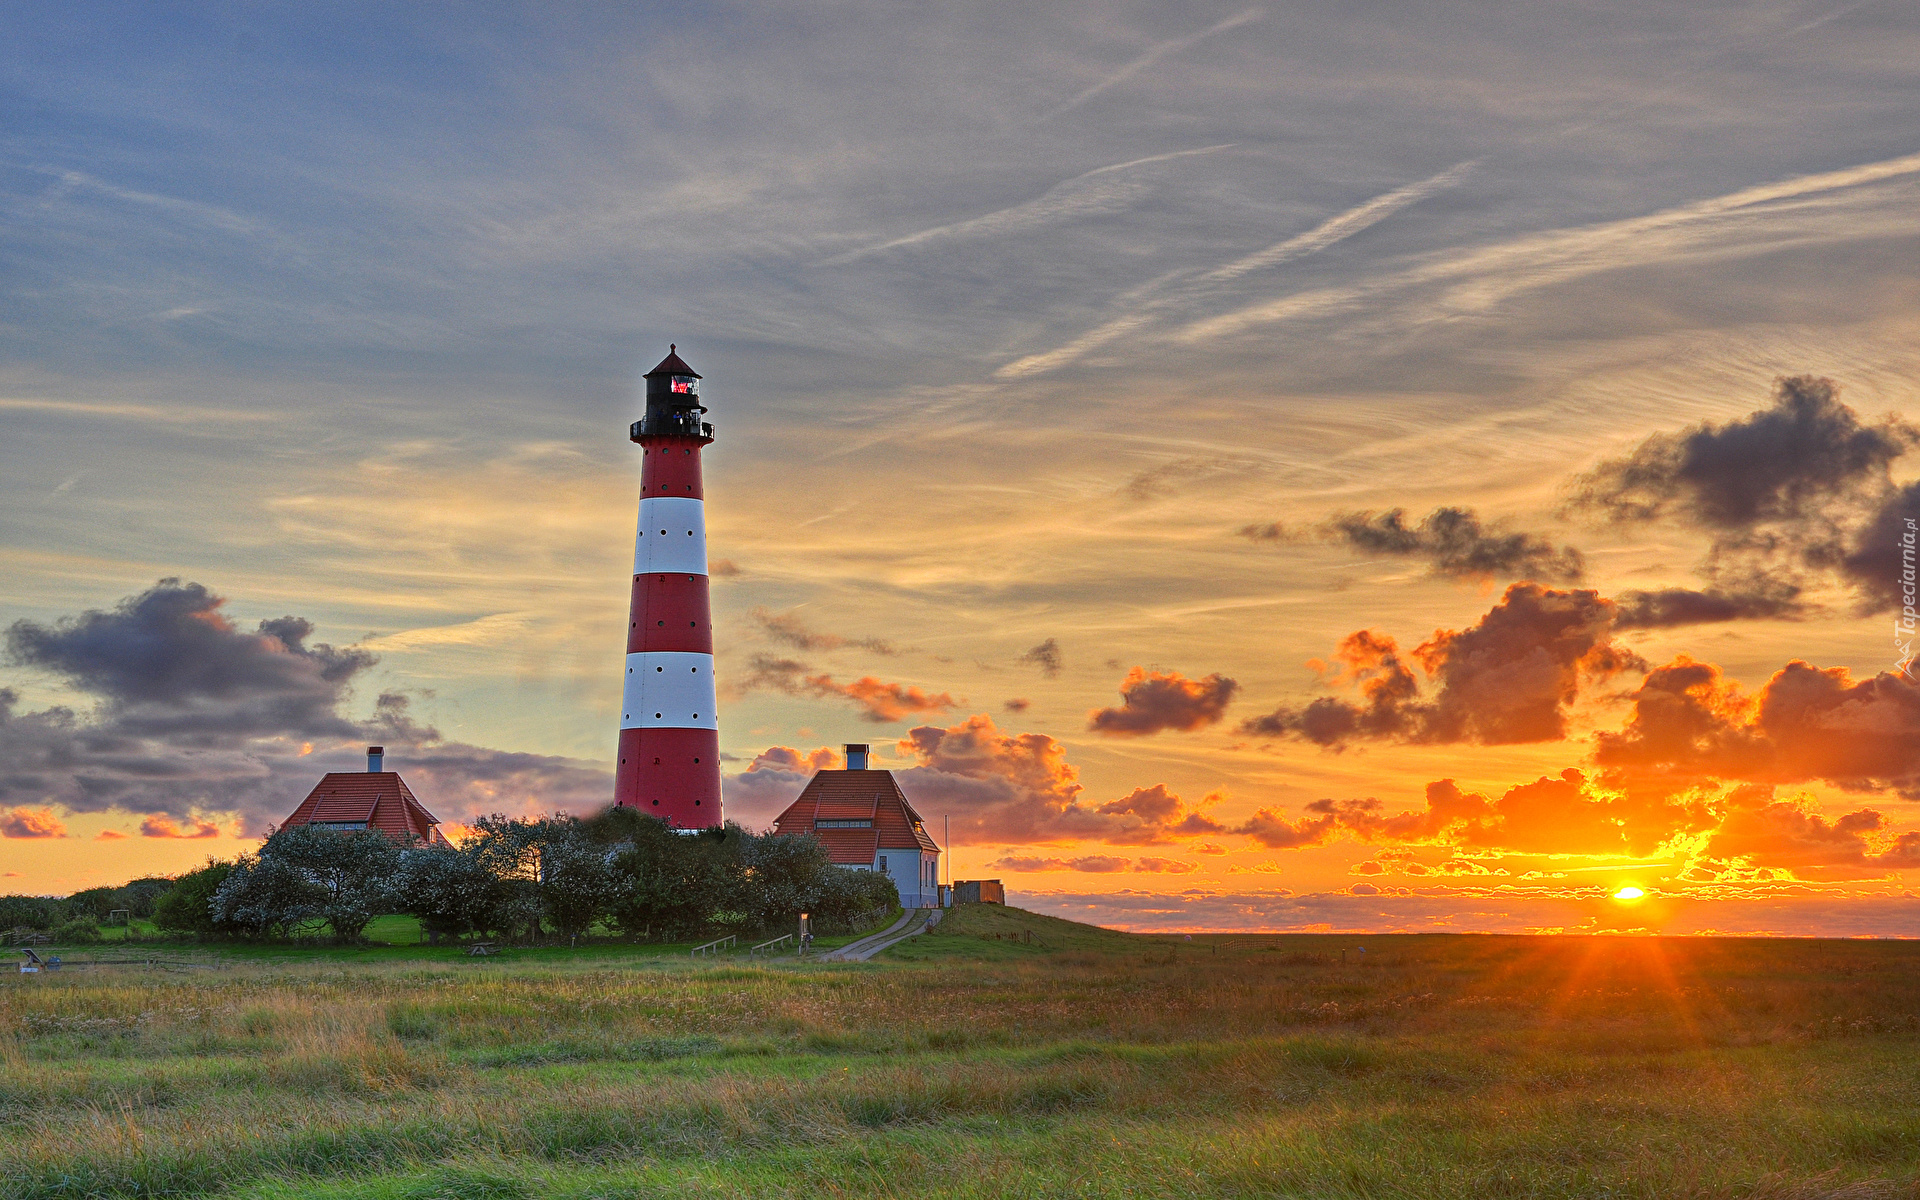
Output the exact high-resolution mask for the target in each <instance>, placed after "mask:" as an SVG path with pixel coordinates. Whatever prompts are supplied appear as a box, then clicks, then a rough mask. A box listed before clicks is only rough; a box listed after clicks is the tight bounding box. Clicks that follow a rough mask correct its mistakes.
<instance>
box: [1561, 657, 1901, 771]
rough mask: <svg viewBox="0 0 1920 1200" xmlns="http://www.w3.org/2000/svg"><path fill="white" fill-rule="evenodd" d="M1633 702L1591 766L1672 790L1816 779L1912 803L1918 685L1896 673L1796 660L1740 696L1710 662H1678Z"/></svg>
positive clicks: (1598, 739) (1599, 737)
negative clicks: (1752, 693)
mask: <svg viewBox="0 0 1920 1200" xmlns="http://www.w3.org/2000/svg"><path fill="white" fill-rule="evenodd" d="M1632 702H1633V710H1632V713H1631V715H1630V716H1629V717H1628V719H1627V722H1626V725H1625V727H1624V728H1622V729H1621V730H1620V731H1618V732H1608V731H1602V732H1600V733H1598V734H1596V735H1595V739H1594V741H1595V745H1594V761H1595V762H1596V763H1598V764H1600V765H1601V766H1603V767H1607V768H1611V769H1614V770H1616V771H1619V772H1621V773H1622V774H1623V775H1624V776H1626V777H1628V778H1632V779H1640V780H1650V781H1656V782H1660V783H1662V784H1663V785H1664V786H1667V787H1669V788H1684V787H1688V786H1693V785H1694V784H1695V783H1696V782H1697V781H1698V780H1701V779H1705V778H1714V779H1738V780H1748V781H1753V782H1763V783H1802V782H1807V781H1811V780H1825V781H1827V782H1829V783H1833V784H1835V785H1837V786H1839V787H1842V788H1846V789H1849V790H1856V791H1874V790H1880V789H1883V788H1897V789H1899V790H1900V791H1901V793H1902V794H1904V795H1907V796H1909V797H1913V798H1920V683H1916V682H1915V681H1913V680H1910V679H1907V678H1905V677H1903V676H1900V675H1896V674H1893V673H1891V672H1883V673H1881V674H1879V675H1877V676H1875V677H1873V678H1871V679H1863V680H1858V681H1855V680H1854V679H1853V678H1852V676H1851V674H1850V673H1849V672H1848V671H1847V670H1846V668H1844V667H1828V668H1824V669H1823V668H1820V667H1815V666H1813V665H1812V664H1810V663H1807V662H1803V661H1801V660H1798V659H1796V660H1794V661H1793V662H1790V663H1788V664H1787V665H1786V666H1784V667H1782V668H1781V669H1780V670H1779V671H1777V672H1775V673H1774V675H1773V677H1772V678H1771V679H1769V680H1768V681H1767V683H1766V685H1765V686H1764V687H1763V688H1762V689H1761V691H1760V693H1759V695H1758V696H1756V697H1752V698H1749V697H1747V696H1745V695H1744V694H1743V693H1742V692H1741V690H1740V688H1739V686H1738V685H1737V684H1735V683H1733V682H1732V681H1730V680H1728V679H1726V678H1725V677H1724V676H1723V675H1722V674H1721V672H1720V669H1719V668H1718V667H1717V666H1715V665H1714V664H1712V663H1704V662H1696V661H1695V660H1693V659H1691V658H1688V657H1686V656H1685V655H1682V656H1680V657H1677V658H1675V659H1674V660H1673V661H1672V662H1671V663H1668V664H1667V665H1665V666H1662V667H1659V668H1657V669H1655V670H1653V671H1652V672H1650V673H1649V674H1648V676H1647V678H1646V681H1645V682H1644V683H1642V684H1641V686H1640V688H1639V689H1638V690H1637V691H1636V692H1634V694H1633V697H1632Z"/></svg>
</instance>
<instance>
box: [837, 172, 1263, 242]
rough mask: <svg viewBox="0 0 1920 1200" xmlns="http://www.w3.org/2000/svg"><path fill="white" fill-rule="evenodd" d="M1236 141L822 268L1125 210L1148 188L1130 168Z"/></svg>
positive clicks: (1048, 194) (1071, 184) (1090, 178)
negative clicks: (1136, 168) (890, 252)
mask: <svg viewBox="0 0 1920 1200" xmlns="http://www.w3.org/2000/svg"><path fill="white" fill-rule="evenodd" d="M1231 146H1232V143H1222V144H1220V145H1217V146H1201V147H1199V148H1197V149H1193V150H1176V151H1173V152H1172V153H1170V154H1154V155H1149V156H1148V157H1146V158H1136V159H1131V160H1129V161H1127V162H1120V163H1112V164H1109V165H1108V166H1104V167H1095V168H1094V169H1093V170H1091V171H1088V172H1086V173H1085V174H1082V175H1076V176H1074V177H1073V178H1072V179H1067V180H1063V181H1061V182H1060V183H1056V184H1054V185H1053V186H1052V187H1050V188H1048V189H1047V190H1046V191H1045V192H1044V193H1042V194H1041V195H1038V196H1035V197H1034V198H1033V199H1031V200H1027V201H1023V202H1022V203H1019V204H1015V205H1011V206H1009V207H1007V208H1002V209H997V210H995V211H993V212H990V213H985V214H983V215H981V216H978V217H972V218H969V219H967V220H965V221H955V222H952V223H950V224H946V225H935V226H933V227H932V228H929V229H922V230H920V231H918V232H917V233H909V234H907V235H905V236H903V237H897V238H893V239H891V240H889V241H885V242H877V243H875V244H873V245H871V246H862V247H860V248H859V249H857V250H848V251H846V252H845V253H843V254H836V255H834V256H833V257H831V258H826V259H822V260H821V261H820V265H821V266H823V267H839V266H845V265H847V264H848V263H853V262H858V261H859V260H861V259H863V258H870V257H872V256H874V255H877V254H884V253H886V252H887V251H889V250H909V249H919V248H921V247H924V246H928V245H933V244H937V243H941V242H949V241H957V240H962V239H966V238H997V237H1009V236H1012V235H1014V234H1021V233H1030V232H1032V231H1034V230H1037V229H1044V228H1046V227H1047V226H1050V225H1058V224H1060V223H1061V222H1063V221H1070V220H1073V219H1075V218H1079V217H1090V216H1099V215H1101V214H1105V213H1116V212H1121V211H1124V210H1125V209H1126V208H1128V207H1130V206H1131V204H1132V203H1133V200H1134V198H1135V197H1136V196H1138V195H1139V194H1140V193H1141V192H1143V191H1145V190H1146V187H1147V184H1146V182H1145V181H1144V180H1141V179H1136V178H1130V177H1129V173H1130V172H1131V171H1132V170H1133V169H1134V168H1135V167H1144V166H1148V165H1151V164H1153V163H1161V162H1167V161H1169V160H1171V159H1176V158H1186V157H1189V156H1191V155H1195V154H1212V153H1214V152H1216V151H1219V150H1226V149H1230V148H1231Z"/></svg>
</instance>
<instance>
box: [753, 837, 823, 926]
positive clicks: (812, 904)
mask: <svg viewBox="0 0 1920 1200" xmlns="http://www.w3.org/2000/svg"><path fill="white" fill-rule="evenodd" d="M742 851H743V853H742V855H741V858H742V865H743V868H744V869H743V872H742V874H743V876H744V881H745V883H746V886H745V887H743V888H742V889H741V892H742V896H743V898H744V900H745V902H746V904H747V906H748V907H747V912H748V914H749V916H750V917H751V919H752V922H753V927H754V928H755V929H774V928H791V927H792V926H793V925H794V923H795V922H796V921H797V920H798V919H799V916H800V914H801V913H803V912H804V913H812V912H814V911H815V910H817V909H819V908H820V901H821V899H822V898H823V897H824V896H825V895H826V893H827V891H828V889H829V888H831V887H832V886H833V881H832V876H833V875H834V874H835V873H836V872H837V871H839V870H840V868H838V867H836V866H834V865H833V860H832V859H831V858H829V857H828V856H827V848H826V846H825V845H824V844H822V843H821V841H820V839H819V838H816V837H814V836H813V835H811V834H807V835H805V836H798V835H791V834H785V835H783V834H763V835H760V836H757V837H756V836H752V835H749V836H748V837H747V839H746V841H745V844H744V845H743V846H742Z"/></svg>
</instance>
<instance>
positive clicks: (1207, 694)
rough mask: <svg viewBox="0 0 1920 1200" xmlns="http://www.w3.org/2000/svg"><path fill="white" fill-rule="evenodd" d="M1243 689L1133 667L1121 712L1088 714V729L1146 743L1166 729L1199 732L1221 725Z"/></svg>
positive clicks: (1212, 678) (1218, 680)
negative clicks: (1133, 738)
mask: <svg viewBox="0 0 1920 1200" xmlns="http://www.w3.org/2000/svg"><path fill="white" fill-rule="evenodd" d="M1239 688H1240V685H1239V684H1237V683H1235V682H1234V681H1233V680H1231V679H1228V678H1226V677H1225V676H1223V675H1219V674H1213V675H1209V676H1207V677H1206V678H1204V679H1188V678H1187V677H1186V676H1184V675H1182V674H1180V673H1179V672H1178V671H1152V672H1149V671H1146V670H1144V669H1142V668H1140V667H1135V668H1133V669H1132V670H1131V671H1128V672H1127V677H1126V679H1125V680H1124V681H1123V682H1122V683H1121V684H1120V706H1119V707H1118V708H1101V709H1095V710H1094V711H1093V712H1091V713H1088V714H1087V728H1088V729H1091V730H1093V731H1094V732H1095V733H1104V734H1108V735H1110V736H1114V737H1145V736H1147V735H1148V734H1154V733H1159V732H1160V731H1162V730H1165V729H1179V730H1194V729H1201V728H1204V727H1205V726H1208V725H1211V724H1213V723H1214V722H1216V721H1218V720H1219V719H1220V718H1221V716H1223V715H1224V714H1225V713H1226V711H1227V705H1228V704H1230V703H1232V702H1233V694H1234V692H1236V691H1238V690H1239Z"/></svg>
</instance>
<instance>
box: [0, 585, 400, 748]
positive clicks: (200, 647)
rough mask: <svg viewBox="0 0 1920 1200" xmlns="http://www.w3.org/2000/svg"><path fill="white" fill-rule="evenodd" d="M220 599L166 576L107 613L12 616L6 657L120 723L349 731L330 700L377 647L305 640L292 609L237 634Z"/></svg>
mask: <svg viewBox="0 0 1920 1200" xmlns="http://www.w3.org/2000/svg"><path fill="white" fill-rule="evenodd" d="M224 604H225V601H224V600H222V599H221V598H220V597H218V596H215V595H213V594H212V593H211V592H209V591H208V590H207V589H206V588H204V587H202V586H201V585H199V584H197V583H186V584H183V583H181V582H180V581H179V580H178V579H163V580H161V581H160V582H159V583H157V584H156V585H154V586H153V587H152V588H149V589H148V590H147V591H145V592H142V593H141V594H140V595H138V596H132V597H129V598H128V599H126V600H123V601H121V602H120V604H119V605H118V606H117V607H115V608H114V609H113V610H112V611H111V612H102V611H99V610H93V611H89V612H86V613H83V614H81V615H80V616H78V617H69V618H66V619H64V620H62V621H59V622H56V623H55V624H54V625H52V626H45V625H39V624H35V623H34V622H32V621H16V622H14V624H13V625H12V626H11V627H10V628H9V629H8V630H7V654H8V658H9V659H10V660H11V661H12V662H13V663H14V664H15V665H19V666H26V667H35V668H39V669H42V670H46V671H51V672H54V673H56V674H59V675H62V676H64V677H66V679H67V680H68V681H69V682H71V683H72V684H73V685H74V686H75V687H77V688H79V689H81V690H82V691H86V692H89V693H91V694H93V695H95V696H98V697H100V698H101V699H102V700H104V701H105V702H106V704H107V705H108V706H109V708H110V709H111V711H112V713H113V716H114V721H115V724H117V725H118V726H120V727H121V728H123V729H125V730H127V731H129V732H133V731H140V732H147V733H153V734H169V735H177V736H186V737H192V736H195V735H203V736H209V735H221V734H249V733H278V734H299V735H301V736H307V737H341V736H345V737H351V736H353V735H354V733H355V727H354V725H353V723H352V722H350V721H347V720H345V719H344V718H342V717H341V716H340V715H339V713H338V711H337V708H338V706H339V704H340V701H341V700H342V698H343V697H344V695H345V693H346V691H347V689H348V687H349V685H350V684H351V683H352V681H353V679H354V677H355V676H356V675H359V674H360V673H361V672H363V671H365V670H366V669H367V668H368V667H371V666H372V665H373V664H374V663H375V661H377V660H376V659H375V658H374V656H373V655H372V654H369V653H368V652H366V651H364V650H358V649H353V648H348V649H344V650H336V649H335V648H334V647H332V646H329V645H325V644H320V645H315V646H312V647H309V646H308V645H307V644H306V642H307V639H308V638H309V637H310V636H311V635H312V633H313V626H312V625H311V624H310V623H308V622H307V621H305V620H302V619H301V618H299V617H279V618H275V619H273V620H268V621H262V622H260V624H259V626H258V628H257V630H256V631H255V632H253V633H246V632H242V631H241V630H239V629H236V628H235V627H234V626H233V624H232V623H231V622H229V621H228V620H227V619H226V617H225V616H224V615H223V614H222V612H221V611H220V610H221V608H222V606H223V605H224Z"/></svg>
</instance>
